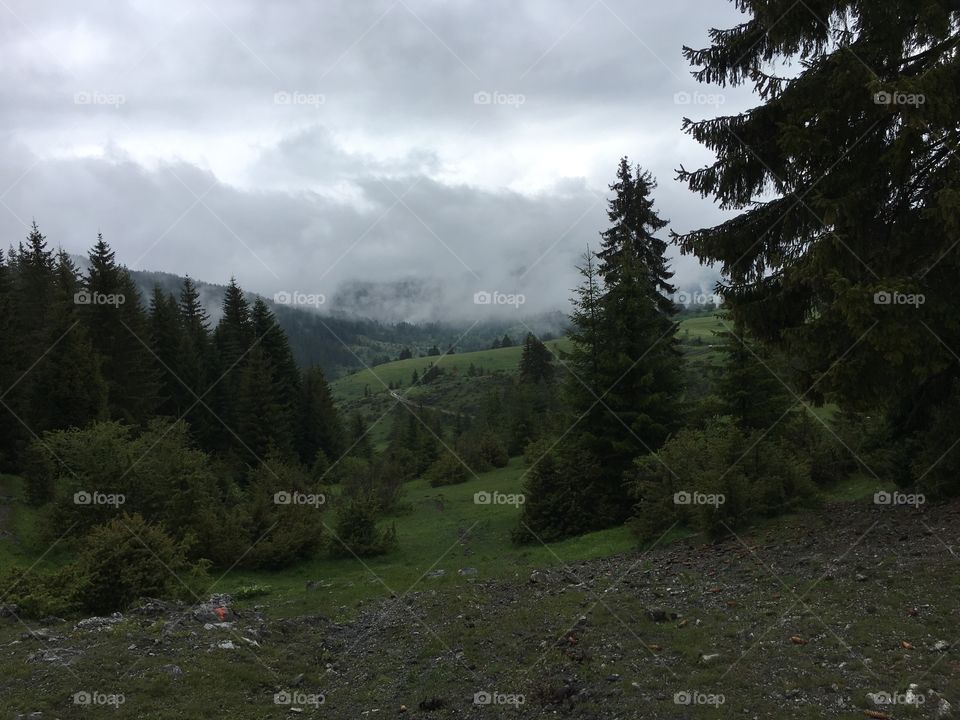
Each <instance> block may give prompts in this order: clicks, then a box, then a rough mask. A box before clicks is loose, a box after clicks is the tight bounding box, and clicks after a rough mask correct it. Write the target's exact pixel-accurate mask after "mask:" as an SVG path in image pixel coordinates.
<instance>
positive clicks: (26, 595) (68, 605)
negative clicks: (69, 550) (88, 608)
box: [0, 567, 80, 618]
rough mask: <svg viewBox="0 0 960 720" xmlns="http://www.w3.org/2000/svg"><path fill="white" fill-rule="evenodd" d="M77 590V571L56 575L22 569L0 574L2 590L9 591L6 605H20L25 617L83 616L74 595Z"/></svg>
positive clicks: (67, 569) (5, 600)
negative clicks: (75, 576) (75, 575)
mask: <svg viewBox="0 0 960 720" xmlns="http://www.w3.org/2000/svg"><path fill="white" fill-rule="evenodd" d="M75 586H76V581H75V578H74V570H73V568H70V567H67V568H64V569H61V570H60V571H58V572H55V573H44V572H40V571H38V570H35V569H34V570H23V569H20V568H15V569H10V570H7V571H6V572H4V573H0V587H3V588H5V592H4V597H3V602H4V604H12V605H16V606H17V608H18V609H17V613H18V614H19V615H20V616H21V617H27V618H43V617H47V616H49V615H58V616H61V615H66V616H69V615H75V614H77V613H79V612H80V606H79V605H78V603H77V599H76V597H74V595H73V589H74V587H75Z"/></svg>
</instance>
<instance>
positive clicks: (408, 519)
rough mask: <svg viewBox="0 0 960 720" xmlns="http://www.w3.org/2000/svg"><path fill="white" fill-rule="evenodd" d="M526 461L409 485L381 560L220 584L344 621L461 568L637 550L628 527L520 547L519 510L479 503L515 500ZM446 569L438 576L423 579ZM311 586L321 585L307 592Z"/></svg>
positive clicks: (507, 574)
mask: <svg viewBox="0 0 960 720" xmlns="http://www.w3.org/2000/svg"><path fill="white" fill-rule="evenodd" d="M524 469H525V468H524V463H523V461H522V459H520V458H514V459H512V460H511V461H510V463H509V464H508V465H507V466H506V467H504V468H500V469H496V470H492V471H490V472H487V473H483V474H481V475H479V476H477V477H474V478H471V479H470V480H469V481H468V482H465V483H462V484H460V485H451V486H446V487H440V488H433V487H430V485H429V484H428V483H427V482H426V481H424V480H415V481H413V482H410V483H408V484H407V485H406V495H405V497H404V500H405V502H407V503H409V504H410V505H411V506H412V508H413V510H412V512H408V513H405V514H402V515H398V516H395V517H391V518H388V519H387V521H386V522H388V523H394V524H395V525H396V528H397V535H398V538H399V548H398V549H397V550H395V551H394V552H392V553H390V554H389V555H385V556H382V557H374V558H367V559H364V560H362V561H361V560H357V559H355V558H344V559H339V558H338V559H335V558H328V557H318V558H316V559H315V560H312V561H308V562H305V563H302V564H300V565H297V566H296V567H293V568H290V569H288V570H286V571H283V572H243V571H235V572H232V573H231V574H230V575H229V576H227V577H226V578H225V579H224V580H223V582H222V583H220V585H219V586H218V588H217V589H218V590H223V591H226V592H232V591H235V590H236V589H238V588H240V587H244V586H252V585H265V586H269V587H270V588H271V589H272V596H271V597H272V599H271V604H272V603H273V602H274V601H278V602H279V603H280V605H281V607H282V608H283V610H282V612H283V613H290V614H296V613H298V612H303V611H304V609H305V607H310V608H312V609H313V610H314V611H320V612H325V613H330V614H334V615H339V616H341V617H344V616H348V615H349V614H350V608H351V607H353V606H355V605H356V604H357V603H358V602H360V601H362V600H363V599H365V598H368V597H371V596H374V595H383V594H389V593H396V594H398V595H399V594H401V593H403V592H404V591H406V590H407V589H408V588H410V587H411V586H414V585H417V586H418V587H419V588H421V589H422V588H423V586H424V585H427V586H428V587H447V586H453V585H456V584H458V583H462V582H463V578H461V577H460V576H458V574H457V573H458V570H460V569H463V568H474V569H476V571H477V573H476V576H477V577H480V578H489V577H497V578H516V577H521V576H524V575H525V574H526V575H528V574H529V573H530V572H531V571H532V570H533V569H534V568H538V567H545V566H550V565H558V564H560V563H570V562H574V561H577V560H586V559H589V558H596V557H605V556H609V555H613V554H616V553H621V552H626V551H628V550H630V549H632V548H634V547H636V540H635V539H634V537H633V536H632V535H631V533H630V532H629V530H627V529H626V528H625V527H619V528H612V529H609V530H602V531H600V532H595V533H590V534H588V535H584V536H581V537H578V538H572V539H570V540H566V541H563V542H559V543H553V544H549V545H547V546H544V545H536V546H532V545H531V546H517V545H514V544H513V543H512V542H511V540H510V533H511V532H512V531H513V529H514V528H515V527H516V525H517V520H518V517H519V513H520V511H519V508H517V507H515V506H513V505H504V504H499V505H495V504H489V505H484V504H477V503H476V502H474V494H475V493H477V492H481V491H486V492H498V493H502V494H504V495H515V494H518V493H520V492H521V489H522V485H523V474H524ZM434 570H443V571H444V575H443V576H442V577H439V578H424V577H423V576H424V575H425V574H426V573H428V572H431V571H434ZM308 581H319V584H320V586H319V587H318V588H317V589H315V590H312V591H307V590H306V583H307V582H308Z"/></svg>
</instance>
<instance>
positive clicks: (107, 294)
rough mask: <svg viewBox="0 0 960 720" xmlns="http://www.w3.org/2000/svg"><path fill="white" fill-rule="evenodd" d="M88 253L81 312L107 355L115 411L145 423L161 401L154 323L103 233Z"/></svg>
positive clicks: (98, 347) (97, 345)
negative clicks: (152, 336)
mask: <svg viewBox="0 0 960 720" xmlns="http://www.w3.org/2000/svg"><path fill="white" fill-rule="evenodd" d="M88 257H89V260H90V266H89V268H88V270H87V276H86V278H85V279H84V282H83V291H84V293H85V294H86V295H85V297H86V298H87V302H86V303H84V304H82V305H81V307H80V309H79V310H80V313H79V314H80V317H82V318H83V320H84V324H85V326H86V327H87V329H88V331H89V333H90V340H91V342H92V343H93V346H94V349H95V350H96V351H97V352H98V353H99V354H100V355H101V356H102V357H103V361H104V365H103V373H104V377H105V378H106V381H107V387H108V403H109V407H110V415H111V417H113V418H114V419H116V420H122V421H124V422H128V423H134V424H140V423H144V422H146V421H147V419H148V418H150V417H151V416H152V415H153V413H154V411H155V409H156V406H157V403H158V401H159V385H158V378H159V369H158V367H157V364H156V362H155V359H154V358H153V356H152V355H151V354H150V351H149V349H148V348H149V341H150V331H149V321H148V318H147V314H146V312H144V309H143V307H142V305H141V301H140V293H139V291H138V290H137V288H136V286H135V285H134V283H133V280H132V279H131V278H130V275H129V273H128V272H127V271H126V269H125V268H124V267H122V266H121V265H118V264H117V262H116V259H115V256H114V252H113V250H111V249H110V246H109V245H108V244H107V243H106V241H104V239H103V235H102V234H98V235H97V242H96V244H95V245H94V246H93V248H92V249H91V250H90V252H89V255H88Z"/></svg>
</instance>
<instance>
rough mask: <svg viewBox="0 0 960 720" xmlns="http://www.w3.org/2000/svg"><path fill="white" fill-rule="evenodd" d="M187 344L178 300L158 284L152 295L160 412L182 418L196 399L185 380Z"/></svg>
mask: <svg viewBox="0 0 960 720" xmlns="http://www.w3.org/2000/svg"><path fill="white" fill-rule="evenodd" d="M183 345H184V339H183V328H182V326H181V321H180V310H179V308H178V306H177V300H176V298H175V297H173V295H170V294H168V293H164V292H163V290H162V289H161V287H160V286H159V285H155V286H154V288H153V293H152V295H151V296H150V348H151V350H153V353H154V355H156V357H157V359H158V363H159V364H160V376H159V384H160V389H159V395H160V403H159V405H158V407H157V412H158V413H160V414H162V415H167V416H169V417H173V418H179V417H180V416H181V415H182V414H183V413H184V412H185V411H186V410H187V408H189V407H190V406H191V405H192V404H193V401H194V398H193V396H192V395H191V394H190V393H189V391H188V390H187V388H185V387H184V385H183V382H181V380H182V375H183V365H184V360H185V358H184V356H183V354H182V353H183Z"/></svg>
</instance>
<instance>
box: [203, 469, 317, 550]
mask: <svg viewBox="0 0 960 720" xmlns="http://www.w3.org/2000/svg"><path fill="white" fill-rule="evenodd" d="M318 487H319V486H318V485H317V484H316V483H314V482H313V481H312V480H311V479H310V477H309V476H308V475H307V473H306V471H305V470H304V469H303V468H302V467H301V466H300V465H299V463H297V462H295V461H285V460H283V459H281V458H280V456H279V455H274V454H271V455H270V456H269V457H268V458H267V459H266V461H265V462H263V463H261V464H259V465H258V466H257V467H255V468H253V469H252V470H251V471H250V472H249V475H248V480H247V489H246V492H245V497H244V500H243V502H242V503H241V505H240V506H239V507H238V508H237V509H236V510H235V511H234V517H233V525H234V527H233V528H231V529H229V530H228V532H227V533H226V537H224V538H222V539H221V540H220V541H219V542H217V543H215V547H216V550H217V552H216V554H215V555H214V557H213V559H214V560H215V561H216V562H217V564H218V565H228V564H233V563H237V564H239V565H240V566H242V567H245V568H269V569H278V568H282V567H286V566H288V565H290V564H292V563H294V562H297V561H298V560H303V559H305V558H308V557H311V556H312V555H313V554H314V553H315V552H316V551H317V550H319V549H320V548H321V547H322V546H323V544H324V542H325V529H324V525H323V518H324V514H325V511H326V496H325V495H324V494H323V493H321V492H319V490H318ZM228 527H229V526H228Z"/></svg>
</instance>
